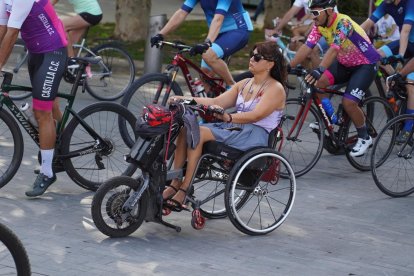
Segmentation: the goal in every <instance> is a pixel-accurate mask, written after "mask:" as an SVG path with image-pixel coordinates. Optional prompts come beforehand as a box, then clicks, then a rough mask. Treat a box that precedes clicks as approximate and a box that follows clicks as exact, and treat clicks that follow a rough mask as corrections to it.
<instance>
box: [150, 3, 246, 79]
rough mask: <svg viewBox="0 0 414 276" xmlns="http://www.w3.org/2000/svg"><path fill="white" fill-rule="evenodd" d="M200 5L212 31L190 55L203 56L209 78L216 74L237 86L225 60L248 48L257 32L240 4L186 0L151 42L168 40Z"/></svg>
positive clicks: (204, 69) (203, 66) (202, 64)
mask: <svg viewBox="0 0 414 276" xmlns="http://www.w3.org/2000/svg"><path fill="white" fill-rule="evenodd" d="M198 2H200V5H201V8H202V9H203V11H204V14H205V16H206V20H207V24H208V26H209V30H208V34H207V37H206V39H205V41H204V42H203V43H199V44H196V45H194V47H193V49H192V51H191V52H190V54H192V55H195V54H203V55H202V58H203V60H202V62H201V68H202V70H203V71H204V72H205V73H207V74H211V73H212V72H211V71H213V72H214V73H216V74H217V75H219V76H220V77H221V78H223V80H224V81H225V82H226V84H227V86H231V85H233V84H234V83H235V82H234V80H233V77H232V75H231V74H230V71H229V68H228V67H227V64H226V63H225V62H224V61H223V60H222V59H223V58H225V57H228V56H230V55H232V54H233V53H235V52H237V51H238V50H240V49H242V48H243V47H244V46H246V44H247V42H248V39H249V36H250V32H251V31H252V30H253V25H252V22H251V20H250V17H249V14H248V12H246V11H245V10H244V8H243V5H242V3H241V2H240V0H186V1H185V2H184V4H183V5H182V6H181V8H180V9H178V10H177V11H176V12H175V13H174V14H173V16H172V17H171V18H170V20H169V21H168V22H167V24H166V25H165V26H164V28H162V30H161V31H160V32H159V33H158V34H157V35H155V36H153V37H152V38H151V46H154V45H156V44H157V43H158V42H160V41H162V40H164V36H166V35H167V34H168V33H170V32H172V31H174V30H175V29H176V28H177V27H178V26H179V25H180V24H181V23H182V22H184V20H185V19H186V17H187V15H188V14H189V13H190V12H191V11H192V10H193V8H194V7H195V5H196V4H197V3H198ZM204 52H205V53H204Z"/></svg>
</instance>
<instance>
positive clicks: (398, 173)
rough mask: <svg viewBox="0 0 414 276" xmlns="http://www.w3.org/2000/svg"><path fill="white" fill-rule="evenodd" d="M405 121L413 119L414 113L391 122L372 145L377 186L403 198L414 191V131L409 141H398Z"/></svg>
mask: <svg viewBox="0 0 414 276" xmlns="http://www.w3.org/2000/svg"><path fill="white" fill-rule="evenodd" d="M406 120H414V115H412V114H404V115H400V116H397V117H395V118H394V119H392V120H391V121H389V122H388V124H386V125H385V127H384V128H383V129H382V130H381V132H380V133H379V135H378V137H377V139H376V141H375V143H374V146H373V148H372V154H371V172H372V177H373V178H374V181H375V184H376V185H377V187H378V188H379V189H380V190H381V191H382V192H383V193H384V194H386V195H388V196H391V197H404V196H408V195H410V194H412V193H414V181H413V179H414V164H413V162H412V152H413V146H414V144H413V131H411V133H410V136H409V137H408V139H407V140H406V142H403V143H401V142H399V143H397V141H396V137H397V136H398V134H400V132H401V131H402V129H403V126H404V123H405V121H406ZM384 149H387V150H386V151H385V150H384Z"/></svg>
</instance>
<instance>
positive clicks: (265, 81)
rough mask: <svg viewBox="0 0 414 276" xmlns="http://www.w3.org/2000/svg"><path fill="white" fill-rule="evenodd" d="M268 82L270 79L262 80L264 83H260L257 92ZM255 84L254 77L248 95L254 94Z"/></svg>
mask: <svg viewBox="0 0 414 276" xmlns="http://www.w3.org/2000/svg"><path fill="white" fill-rule="evenodd" d="M267 82H268V79H265V80H264V81H262V83H261V84H260V86H259V90H257V92H259V91H260V90H262V88H263V87H264V86H265V84H267ZM253 84H254V81H253V79H252V84H250V88H249V91H247V94H248V95H252V94H253V92H254V89H253ZM246 96H247V95H246ZM246 98H247V97H246Z"/></svg>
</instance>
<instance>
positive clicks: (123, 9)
mask: <svg viewBox="0 0 414 276" xmlns="http://www.w3.org/2000/svg"><path fill="white" fill-rule="evenodd" d="M150 13H151V0H116V11H115V21H116V24H115V37H116V38H118V39H120V40H123V41H137V40H140V39H146V37H147V30H148V18H149V15H150Z"/></svg>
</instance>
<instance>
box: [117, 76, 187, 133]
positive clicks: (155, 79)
mask: <svg viewBox="0 0 414 276" xmlns="http://www.w3.org/2000/svg"><path fill="white" fill-rule="evenodd" d="M168 83H170V78H169V77H168V76H167V75H166V74H161V73H151V74H146V75H143V76H142V77H141V78H139V79H137V80H135V81H134V82H133V83H132V85H131V86H130V87H129V89H128V90H127V91H126V93H125V95H124V97H123V99H122V102H121V104H122V105H123V106H125V107H126V108H128V110H129V111H131V112H132V113H133V114H134V115H135V116H136V117H137V118H138V119H139V120H140V118H141V115H142V108H143V107H144V106H145V105H148V104H160V105H161V104H163V103H164V104H166V103H167V100H168V97H166V93H165V88H166V87H167V84H168ZM158 88H161V91H160V92H159V97H156V96H155V95H156V93H157V89H158ZM170 95H177V96H182V95H183V92H182V90H181V88H180V86H179V85H178V84H177V83H176V82H173V83H171V91H170ZM119 126H120V130H121V135H122V137H128V133H127V132H126V126H125V121H123V120H122V118H120V121H119Z"/></svg>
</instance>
